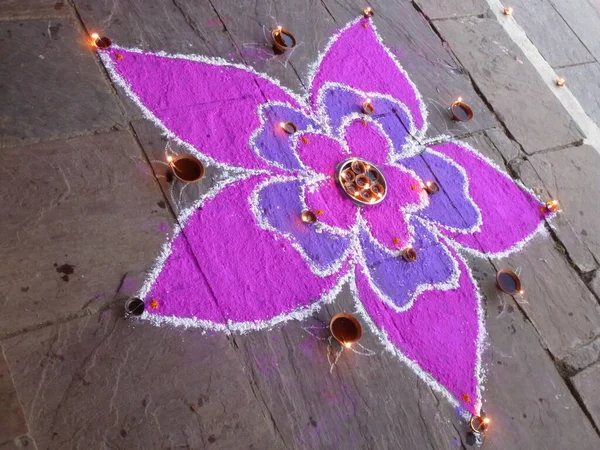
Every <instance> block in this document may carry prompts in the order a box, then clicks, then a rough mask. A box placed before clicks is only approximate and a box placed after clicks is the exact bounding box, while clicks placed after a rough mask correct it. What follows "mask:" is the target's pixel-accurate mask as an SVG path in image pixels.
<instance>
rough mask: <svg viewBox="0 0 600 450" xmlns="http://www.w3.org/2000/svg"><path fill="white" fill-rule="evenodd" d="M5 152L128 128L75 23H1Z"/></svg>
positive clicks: (0, 142) (0, 118)
mask: <svg viewBox="0 0 600 450" xmlns="http://www.w3.org/2000/svg"><path fill="white" fill-rule="evenodd" d="M0 54H2V64H1V65H0V80H1V81H0V89H1V91H2V104H1V106H0V148H1V147H6V146H14V145H21V144H27V143H32V142H38V141H39V140H48V139H59V138H65V137H70V136H74V135H81V134H88V133H91V132H92V131H98V130H109V129H111V128H112V127H115V126H119V125H122V118H121V115H120V112H119V108H118V105H117V102H116V97H115V96H114V95H113V93H112V92H111V88H110V85H109V83H108V81H107V79H106V77H105V75H104V74H103V72H102V70H101V69H100V67H99V66H98V64H97V63H96V61H95V57H94V54H93V52H92V49H91V48H90V46H89V45H88V42H86V40H85V39H84V38H83V36H82V35H81V33H80V31H79V29H78V27H77V26H76V24H75V23H74V22H71V21H67V20H29V21H25V22H0Z"/></svg>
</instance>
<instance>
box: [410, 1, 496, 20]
mask: <svg viewBox="0 0 600 450" xmlns="http://www.w3.org/2000/svg"><path fill="white" fill-rule="evenodd" d="M415 3H416V4H417V5H418V6H419V8H420V9H421V11H423V13H424V14H425V15H426V16H427V17H428V18H429V19H431V20H435V19H449V18H455V17H466V16H480V15H483V14H487V13H488V11H489V10H490V7H489V5H488V4H487V2H486V1H485V0H415Z"/></svg>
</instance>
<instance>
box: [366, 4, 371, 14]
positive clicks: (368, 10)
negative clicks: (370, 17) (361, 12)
mask: <svg viewBox="0 0 600 450" xmlns="http://www.w3.org/2000/svg"><path fill="white" fill-rule="evenodd" d="M365 12H366V13H367V14H368V13H370V12H371V7H370V6H369V7H368V8H365Z"/></svg>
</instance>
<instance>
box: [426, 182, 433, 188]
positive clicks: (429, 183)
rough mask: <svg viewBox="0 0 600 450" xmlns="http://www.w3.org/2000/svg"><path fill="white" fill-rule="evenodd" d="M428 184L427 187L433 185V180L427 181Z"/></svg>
mask: <svg viewBox="0 0 600 450" xmlns="http://www.w3.org/2000/svg"><path fill="white" fill-rule="evenodd" d="M425 184H426V185H427V187H431V186H432V185H433V183H432V182H431V181H428V182H427V183H425Z"/></svg>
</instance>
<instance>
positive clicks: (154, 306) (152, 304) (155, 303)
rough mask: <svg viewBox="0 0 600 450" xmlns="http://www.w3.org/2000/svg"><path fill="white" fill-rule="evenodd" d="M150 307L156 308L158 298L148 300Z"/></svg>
mask: <svg viewBox="0 0 600 450" xmlns="http://www.w3.org/2000/svg"><path fill="white" fill-rule="evenodd" d="M150 308H152V309H158V300H156V299H155V298H153V299H152V301H151V302H150Z"/></svg>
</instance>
